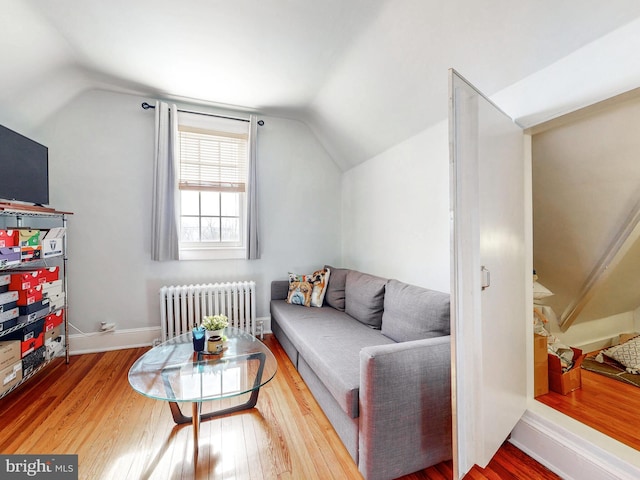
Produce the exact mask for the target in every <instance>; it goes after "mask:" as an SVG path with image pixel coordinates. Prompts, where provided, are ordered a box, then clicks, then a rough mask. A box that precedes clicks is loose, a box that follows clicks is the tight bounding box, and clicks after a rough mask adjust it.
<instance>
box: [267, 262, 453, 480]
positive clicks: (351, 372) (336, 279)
mask: <svg viewBox="0 0 640 480" xmlns="http://www.w3.org/2000/svg"><path fill="white" fill-rule="evenodd" d="M328 268H329V269H330V275H329V280H328V286H327V291H326V295H325V299H324V300H325V301H324V305H323V306H322V307H321V308H317V307H304V306H301V305H292V304H289V303H287V302H286V297H287V292H288V282H287V281H286V280H283V281H279V280H278V281H274V282H272V284H271V329H272V331H273V333H274V334H275V336H276V338H277V339H278V341H279V342H280V344H281V345H282V347H283V348H284V350H285V351H286V352H287V355H288V356H289V358H290V359H291V361H292V362H293V365H294V366H295V367H296V369H297V370H298V372H299V373H300V376H301V377H302V378H303V380H304V381H305V383H306V384H307V386H308V387H309V389H310V390H311V392H312V393H313V395H314V397H315V399H316V400H317V401H318V403H319V404H320V406H321V408H322V410H323V411H324V413H325V414H326V416H327V417H328V419H329V420H330V422H331V424H332V425H333V427H334V428H335V430H336V431H337V433H338V435H339V436H340V438H341V440H342V442H343V443H344V445H345V446H346V448H347V450H348V451H349V453H350V454H351V456H352V457H353V459H354V461H355V462H356V464H357V465H358V469H359V470H360V472H361V473H362V475H363V476H364V478H366V479H367V480H387V479H392V478H397V477H399V476H402V475H405V474H408V473H411V472H415V471H417V470H421V469H424V468H426V467H428V466H431V465H434V464H436V463H439V462H442V461H445V460H449V459H450V458H451V457H452V445H451V368H450V367H451V362H450V337H449V295H448V294H445V293H441V292H436V291H432V290H427V289H424V288H420V287H416V286H412V285H408V284H406V283H402V282H399V281H397V280H387V279H384V278H380V277H375V276H372V275H368V274H365V273H361V272H357V271H355V270H348V269H340V268H332V267H328Z"/></svg>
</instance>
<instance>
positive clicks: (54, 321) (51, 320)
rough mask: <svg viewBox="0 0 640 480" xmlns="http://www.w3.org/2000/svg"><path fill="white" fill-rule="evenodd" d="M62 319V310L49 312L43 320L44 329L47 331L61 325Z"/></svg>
mask: <svg viewBox="0 0 640 480" xmlns="http://www.w3.org/2000/svg"><path fill="white" fill-rule="evenodd" d="M63 320H64V310H58V311H57V312H53V313H50V314H49V315H47V316H46V318H45V320H44V330H45V332H46V331H49V330H52V329H54V328H56V327H57V326H59V325H62V321H63Z"/></svg>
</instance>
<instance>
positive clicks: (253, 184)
mask: <svg viewBox="0 0 640 480" xmlns="http://www.w3.org/2000/svg"><path fill="white" fill-rule="evenodd" d="M257 122H258V119H257V118H256V116H255V115H251V116H250V117H249V169H248V170H249V172H248V173H249V179H248V183H249V185H248V188H247V259H249V260H257V259H259V258H260V248H259V247H260V245H259V243H258V201H257V199H258V192H257V187H258V185H257V184H258V182H257V179H256V178H257V170H258V166H257V160H256V159H257V138H258V123H257Z"/></svg>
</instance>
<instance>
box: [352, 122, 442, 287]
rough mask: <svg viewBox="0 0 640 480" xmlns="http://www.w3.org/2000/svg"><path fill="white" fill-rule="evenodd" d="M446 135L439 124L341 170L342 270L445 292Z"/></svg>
mask: <svg viewBox="0 0 640 480" xmlns="http://www.w3.org/2000/svg"><path fill="white" fill-rule="evenodd" d="M448 138H449V137H448V124H447V122H446V121H443V122H440V123H438V124H436V125H435V126H433V127H431V128H428V129H426V130H424V131H422V132H421V133H419V134H418V135H415V136H414V137H411V138H409V139H408V140H406V141H404V142H402V143H400V144H398V145H396V146H394V147H393V148H391V149H389V150H387V151H386V152H383V153H382V154H380V155H377V156H376V157H374V158H372V159H370V160H368V161H367V162H365V163H363V164H361V165H359V166H357V167H355V168H352V169H351V170H348V171H347V172H345V174H344V178H343V182H342V195H343V212H344V213H343V227H342V228H343V256H344V262H343V263H344V265H345V266H347V267H350V268H355V269H358V270H361V271H364V272H367V273H372V274H375V275H380V276H383V277H388V278H397V279H398V280H401V281H404V282H408V283H412V284H415V285H420V286H423V287H426V288H431V289H434V290H440V291H443V292H449V290H450V244H449V181H448V179H449V144H448Z"/></svg>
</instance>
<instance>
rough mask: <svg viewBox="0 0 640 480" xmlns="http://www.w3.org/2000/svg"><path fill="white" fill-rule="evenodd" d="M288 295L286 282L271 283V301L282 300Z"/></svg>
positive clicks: (276, 281) (287, 283) (275, 281)
mask: <svg viewBox="0 0 640 480" xmlns="http://www.w3.org/2000/svg"><path fill="white" fill-rule="evenodd" d="M288 293H289V281H288V280H274V281H272V282H271V300H284V299H286V298H287V295H288Z"/></svg>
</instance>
